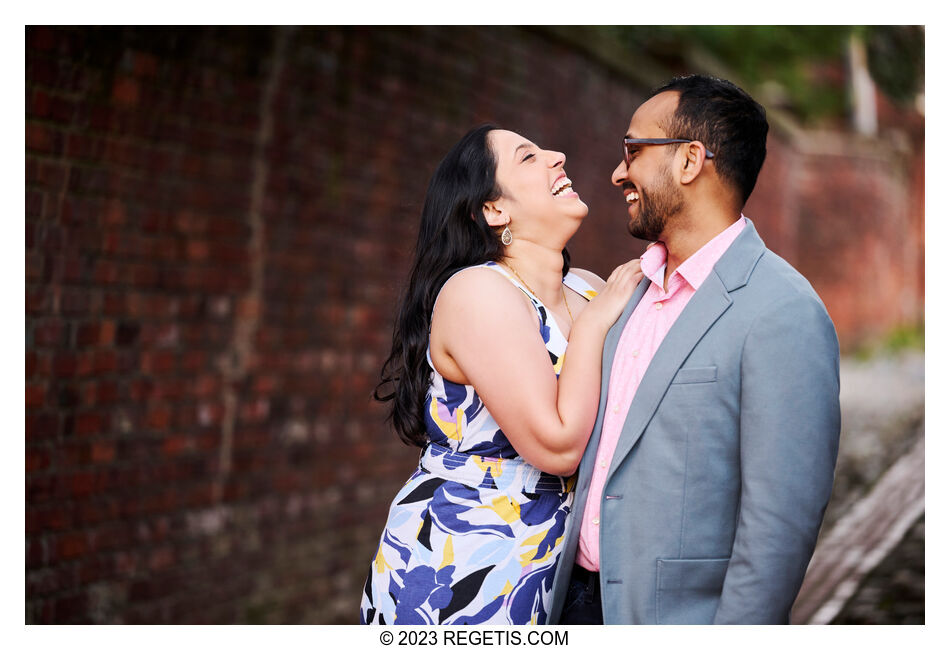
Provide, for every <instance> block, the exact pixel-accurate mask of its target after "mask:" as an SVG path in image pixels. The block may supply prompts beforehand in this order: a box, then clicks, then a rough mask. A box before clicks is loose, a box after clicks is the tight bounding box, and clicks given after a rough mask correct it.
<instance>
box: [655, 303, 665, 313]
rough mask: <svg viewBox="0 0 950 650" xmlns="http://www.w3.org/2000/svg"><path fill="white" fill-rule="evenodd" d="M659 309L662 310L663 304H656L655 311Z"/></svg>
mask: <svg viewBox="0 0 950 650" xmlns="http://www.w3.org/2000/svg"><path fill="white" fill-rule="evenodd" d="M661 309H663V303H662V302H658V303H656V310H657V311H660V310H661Z"/></svg>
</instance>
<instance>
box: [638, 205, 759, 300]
mask: <svg viewBox="0 0 950 650" xmlns="http://www.w3.org/2000/svg"><path fill="white" fill-rule="evenodd" d="M744 227H745V217H744V216H743V215H739V218H738V219H736V221H735V222H734V223H733V224H732V225H730V226H729V227H728V228H726V229H725V230H723V231H722V232H721V233H719V234H718V235H716V236H715V237H713V238H712V239H710V240H709V241H708V242H706V244H704V245H703V247H702V248H700V249H699V250H698V251H696V252H695V253H693V254H692V255H690V256H689V257H688V258H687V259H686V260H685V261H684V262H683V263H682V264H680V265H679V267H678V268H677V269H676V270H675V271H674V272H673V275H676V274H679V275H680V276H681V277H682V278H683V279H684V280H686V282H688V283H689V285H690V286H691V287H692V288H693V290H694V291H695V290H697V289H699V286H700V285H701V284H702V283H703V282H704V281H705V280H706V278H707V277H709V274H710V273H711V272H712V269H713V267H714V266H715V265H716V262H718V261H719V258H720V257H722V254H723V253H725V252H726V249H727V248H729V246H730V245H731V244H732V242H733V241H735V239H736V237H738V236H739V233H740V232H741V231H742V229H743V228H744ZM640 268H641V270H642V271H643V274H644V275H645V276H646V277H648V278H650V281H651V282H653V283H654V284H657V285H658V286H659V287H660V288H661V289H662V288H663V276H664V274H665V273H666V245H665V244H663V242H653V243H652V244H650V245H649V246H648V247H647V249H646V251H644V253H643V255H642V256H641V257H640ZM671 279H672V277H671Z"/></svg>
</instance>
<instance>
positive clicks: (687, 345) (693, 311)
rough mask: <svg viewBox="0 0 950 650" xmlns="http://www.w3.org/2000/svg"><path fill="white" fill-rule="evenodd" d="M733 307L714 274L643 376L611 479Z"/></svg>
mask: <svg viewBox="0 0 950 650" xmlns="http://www.w3.org/2000/svg"><path fill="white" fill-rule="evenodd" d="M731 304H732V299H731V298H730V297H729V292H728V291H726V289H725V287H724V286H723V285H722V281H721V280H720V279H719V277H718V276H717V275H716V274H715V273H711V274H710V275H709V277H708V278H706V281H705V282H703V284H702V286H701V287H700V288H699V290H698V291H697V292H696V293H695V294H694V295H693V297H692V298H690V301H689V303H687V305H686V307H685V308H684V309H683V313H681V314H680V316H679V318H677V319H676V322H675V323H673V327H671V328H670V331H669V333H667V335H666V337H665V338H664V339H663V342H662V343H661V344H660V347H659V349H657V351H656V354H655V355H654V357H653V360H652V361H651V362H650V365H649V366H648V367H647V370H646V372H645V373H644V374H643V380H642V381H641V382H640V386H639V387H637V393H636V395H634V398H633V402H632V403H631V404H630V410H629V411H627V419H626V421H625V422H624V425H623V430H622V432H621V434H620V440H619V441H618V442H617V449H616V450H615V451H614V456H613V461H612V463H611V467H610V472H609V473H608V476H609V475H610V474H612V473H613V472H614V470H616V468H617V466H618V465H619V464H620V462H621V461H622V460H623V458H624V456H626V455H627V453H628V452H629V451H630V450H631V449H632V448H633V446H634V445H635V444H636V443H637V440H639V439H640V436H641V435H642V434H643V430H644V429H645V428H646V425H647V423H649V421H650V419H651V418H652V417H653V413H654V412H655V411H656V408H657V406H659V404H660V400H661V399H663V396H664V395H665V394H666V389H667V388H668V387H669V385H670V382H672V381H673V376H674V375H675V374H676V372H677V371H678V370H679V369H680V366H682V365H683V361H685V360H686V357H688V356H689V354H690V353H691V352H692V351H693V348H694V347H696V344H697V343H698V342H699V340H700V339H701V338H702V337H703V335H704V334H706V332H707V331H708V330H709V328H710V327H712V325H713V323H715V322H716V321H717V320H719V317H720V316H722V314H723V312H725V311H726V309H728V308H729V305H731Z"/></svg>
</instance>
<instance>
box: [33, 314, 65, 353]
mask: <svg viewBox="0 0 950 650" xmlns="http://www.w3.org/2000/svg"><path fill="white" fill-rule="evenodd" d="M65 335H66V327H65V324H64V323H63V322H62V321H50V320H46V321H38V322H37V323H36V325H35V326H34V328H33V342H34V343H35V344H36V345H40V346H44V347H54V346H58V345H62V344H63V343H64V342H65V339H66V336H65Z"/></svg>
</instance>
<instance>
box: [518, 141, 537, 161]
mask: <svg viewBox="0 0 950 650" xmlns="http://www.w3.org/2000/svg"><path fill="white" fill-rule="evenodd" d="M533 146H534V143H532V142H522V143H521V144H519V145H518V146H517V147H515V153H514V157H515V158H517V157H518V153H519V152H520V151H521V150H522V149H530V148H531V147H533Z"/></svg>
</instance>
